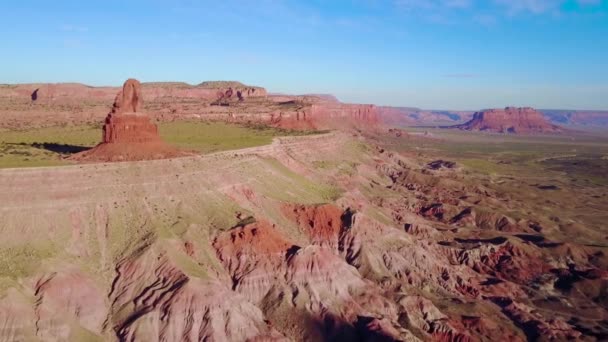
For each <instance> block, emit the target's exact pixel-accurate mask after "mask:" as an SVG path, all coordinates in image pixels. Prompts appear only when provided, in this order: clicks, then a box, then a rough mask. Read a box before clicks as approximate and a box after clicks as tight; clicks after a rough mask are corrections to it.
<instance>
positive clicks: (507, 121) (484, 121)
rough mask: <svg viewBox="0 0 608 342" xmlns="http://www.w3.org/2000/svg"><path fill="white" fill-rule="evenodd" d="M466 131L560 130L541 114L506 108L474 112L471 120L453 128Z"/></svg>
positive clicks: (518, 131) (532, 110)
mask: <svg viewBox="0 0 608 342" xmlns="http://www.w3.org/2000/svg"><path fill="white" fill-rule="evenodd" d="M453 127H454V128H459V129H463V130H468V131H489V132H497V133H557V132H561V131H562V129H561V128H560V127H559V126H556V125H553V124H552V123H550V122H549V121H548V120H547V119H546V118H545V117H544V116H543V114H542V113H541V112H539V111H537V110H535V109H533V108H529V107H523V108H515V107H507V108H505V109H489V110H485V111H481V112H476V113H475V114H474V115H473V118H472V119H471V120H470V121H468V122H466V123H464V124H462V125H457V126H453Z"/></svg>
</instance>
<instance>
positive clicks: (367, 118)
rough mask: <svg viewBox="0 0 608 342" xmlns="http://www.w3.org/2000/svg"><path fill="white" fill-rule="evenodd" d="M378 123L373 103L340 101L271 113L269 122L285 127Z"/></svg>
mask: <svg viewBox="0 0 608 342" xmlns="http://www.w3.org/2000/svg"><path fill="white" fill-rule="evenodd" d="M379 123H380V119H379V115H378V109H377V107H376V106H374V105H366V104H348V103H340V102H330V101H323V100H321V99H319V101H316V102H313V103H312V104H311V105H309V106H306V107H304V108H302V109H300V110H296V111H293V112H279V113H273V114H272V116H271V118H270V124H271V125H273V126H277V127H281V128H287V129H336V128H338V129H339V128H351V127H356V128H370V127H375V126H377V125H378V124H379Z"/></svg>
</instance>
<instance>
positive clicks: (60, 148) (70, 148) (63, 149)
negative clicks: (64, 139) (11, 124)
mask: <svg viewBox="0 0 608 342" xmlns="http://www.w3.org/2000/svg"><path fill="white" fill-rule="evenodd" d="M15 145H21V146H29V147H33V148H37V149H39V150H46V151H50V152H54V153H59V154H66V155H68V154H74V153H79V152H82V151H86V150H90V149H91V148H90V147H86V146H78V145H68V144H58V143H46V142H45V143H38V142H34V143H31V144H27V143H20V144H15Z"/></svg>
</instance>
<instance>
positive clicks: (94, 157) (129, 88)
mask: <svg viewBox="0 0 608 342" xmlns="http://www.w3.org/2000/svg"><path fill="white" fill-rule="evenodd" d="M142 105H143V100H142V93H141V84H140V83H139V81H137V80H135V79H128V80H127V81H126V82H125V84H124V85H123V88H122V90H121V91H120V92H119V93H118V95H116V99H115V100H114V105H113V106H112V111H111V112H110V113H109V114H108V116H107V117H106V119H105V124H104V126H103V136H102V141H101V143H100V144H99V145H97V146H95V147H94V148H92V149H91V150H88V151H84V152H81V153H79V154H76V155H75V156H74V157H73V158H74V159H75V160H79V161H127V160H146V159H163V158H171V157H176V156H180V155H182V154H183V153H182V152H179V151H178V150H176V149H174V148H172V147H170V146H168V145H166V144H165V143H164V142H163V141H162V140H161V138H160V136H159V135H158V127H157V126H156V125H155V124H154V123H152V122H151V121H150V118H149V117H148V116H147V115H146V114H144V113H142V111H141V107H142Z"/></svg>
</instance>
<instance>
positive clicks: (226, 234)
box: [0, 101, 608, 341]
mask: <svg viewBox="0 0 608 342" xmlns="http://www.w3.org/2000/svg"><path fill="white" fill-rule="evenodd" d="M127 102H128V103H130V102H129V101H127ZM438 164H441V167H437V165H438ZM465 176H467V175H466V174H464V173H463V172H462V170H460V169H459V167H458V165H453V164H450V163H447V162H443V163H428V161H427V160H421V159H419V157H416V156H414V155H407V154H405V155H404V154H399V153H395V152H392V151H389V150H386V149H384V148H375V147H374V146H373V145H372V144H371V143H369V141H368V140H366V139H365V138H363V137H361V136H353V134H352V133H351V134H346V133H339V132H334V133H330V134H324V135H319V136H306V137H292V138H281V139H278V140H276V141H275V142H274V143H273V144H272V145H270V146H264V147H259V148H254V149H248V150H244V151H230V152H225V153H221V154H216V155H213V156H204V157H200V156H199V157H191V158H177V159H169V160H155V161H142V162H129V163H109V164H96V165H95V164H88V165H77V166H71V167H59V168H50V169H26V170H1V171H0V202H1V203H7V204H5V205H4V206H3V207H2V208H1V209H2V217H3V220H2V221H1V222H0V229H1V231H2V233H3V234H4V235H3V236H5V237H6V238H5V239H2V241H1V242H0V244H1V245H0V246H1V247H2V248H1V249H0V251H1V252H2V253H3V254H2V260H8V261H10V262H9V263H6V262H2V263H0V270H1V271H2V273H1V274H2V278H0V339H2V340H7V341H9V340H10V341H13V340H32V339H36V338H37V339H42V340H56V341H65V340H95V339H97V340H108V341H115V340H121V341H133V340H145V341H182V340H221V341H223V340H227V341H283V340H294V341H300V340H307V341H319V340H363V341H379V340H380V341H394V340H399V341H417V340H434V341H481V340H497V341H498V340H509V341H524V340H527V339H530V340H534V339H539V338H540V339H543V338H546V339H554V340H565V339H583V338H585V339H589V340H594V339H595V340H602V339H604V337H605V336H606V334H607V333H608V329H607V328H606V326H605V324H604V322H605V318H606V315H608V311H607V308H606V304H607V303H606V300H605V289H606V285H607V284H608V272H607V271H606V270H607V269H608V260H607V258H606V254H605V252H604V249H603V248H602V247H600V246H590V245H581V244H578V243H576V242H573V241H571V240H569V239H567V238H566V237H565V235H563V234H564V231H565V229H563V227H561V226H560V225H559V224H558V222H556V221H555V220H551V219H549V218H548V217H545V216H544V215H545V214H543V213H542V212H540V211H539V212H534V213H530V214H526V215H523V216H514V215H512V214H511V213H512V212H513V211H514V210H516V209H522V208H523V207H524V206H525V204H524V203H521V202H520V201H518V198H517V197H516V196H515V197H513V198H510V197H507V196H506V195H504V194H501V193H499V191H498V190H496V189H494V188H493V187H492V186H491V185H485V182H484V184H483V185H482V184H480V183H479V182H475V181H471V180H469V179H468V178H466V177H465ZM49 179H52V180H61V181H56V182H49ZM527 209H528V207H526V211H525V212H528V211H527ZM522 212H524V211H522ZM562 219H563V220H564V221H566V220H568V218H562ZM579 233H580V234H599V233H597V232H592V231H588V230H581V231H580V232H579ZM548 308H550V310H549V309H548Z"/></svg>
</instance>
